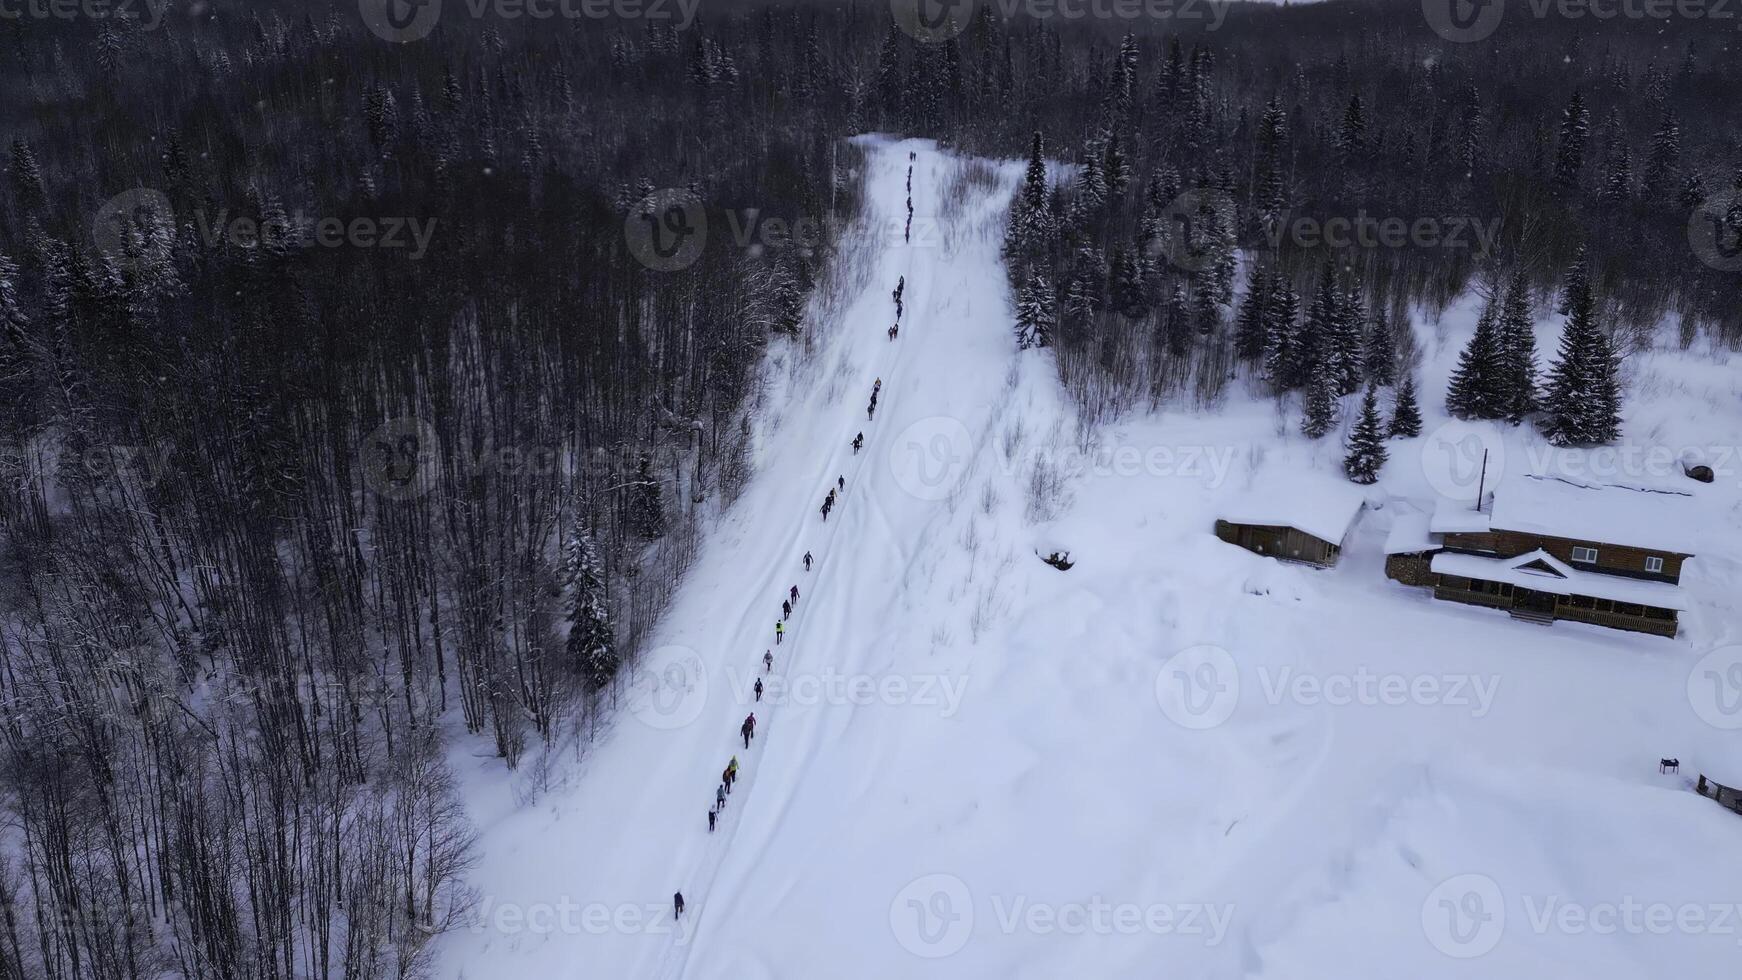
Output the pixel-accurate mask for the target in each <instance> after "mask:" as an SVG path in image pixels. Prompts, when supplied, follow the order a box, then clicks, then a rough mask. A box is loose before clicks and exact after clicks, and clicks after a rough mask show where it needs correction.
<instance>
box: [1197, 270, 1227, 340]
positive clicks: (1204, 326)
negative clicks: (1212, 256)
mask: <svg viewBox="0 0 1742 980" xmlns="http://www.w3.org/2000/svg"><path fill="white" fill-rule="evenodd" d="M1216 292H1217V289H1216V274H1215V271H1214V270H1211V269H1205V270H1204V271H1202V272H1198V273H1194V274H1193V275H1192V328H1193V329H1194V330H1196V331H1197V333H1198V336H1200V337H1208V336H1211V335H1212V334H1214V333H1215V332H1216V328H1217V327H1220V326H1221V325H1222V311H1221V307H1220V305H1219V304H1218V303H1217V302H1216Z"/></svg>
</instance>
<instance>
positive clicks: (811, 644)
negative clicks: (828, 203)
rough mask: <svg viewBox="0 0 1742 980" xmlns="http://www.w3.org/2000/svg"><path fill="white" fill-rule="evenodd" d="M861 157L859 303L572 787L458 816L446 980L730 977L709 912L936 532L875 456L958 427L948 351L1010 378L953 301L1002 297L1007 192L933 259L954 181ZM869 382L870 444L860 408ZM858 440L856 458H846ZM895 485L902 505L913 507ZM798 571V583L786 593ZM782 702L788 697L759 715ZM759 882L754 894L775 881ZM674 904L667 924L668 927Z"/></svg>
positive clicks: (761, 841) (738, 877)
mask: <svg viewBox="0 0 1742 980" xmlns="http://www.w3.org/2000/svg"><path fill="white" fill-rule="evenodd" d="M867 146H868V148H870V149H871V153H870V155H869V160H868V164H867V173H866V178H865V188H866V201H867V205H866V214H865V216H864V218H863V220H861V222H860V223H859V224H858V225H857V226H856V227H855V228H854V229H853V230H851V231H850V232H849V233H848V234H849V236H857V237H858V240H857V241H848V242H846V243H844V246H843V248H842V250H841V254H843V255H847V256H855V255H857V256H863V257H865V258H868V259H869V260H870V261H871V263H872V272H871V274H870V275H869V277H868V278H867V279H865V280H864V282H865V285H864V287H863V290H862V294H861V295H859V296H857V297H854V298H852V299H851V300H850V301H849V302H848V303H846V304H845V307H844V310H843V313H842V315H841V317H840V319H839V321H838V322H837V323H833V324H828V325H824V326H823V327H822V328H821V329H820V332H821V333H822V334H823V336H824V339H823V340H822V345H821V348H820V350H819V351H818V352H817V354H816V357H815V361H814V363H813V364H812V365H811V369H812V370H811V372H810V373H809V376H807V377H806V378H804V379H800V380H798V381H796V382H795V384H794V389H793V391H792V392H791V395H790V400H789V402H788V403H787V404H786V405H784V406H782V407H780V408H779V409H777V415H776V422H775V427H774V430H773V431H772V433H771V435H770V438H769V439H768V440H767V445H766V446H765V447H764V448H763V452H762V455H761V458H760V459H759V460H758V467H757V474H756V476H755V477H753V478H752V480H751V481H750V484H749V486H748V487H747V488H746V490H745V492H744V494H743V495H742V497H741V498H740V499H739V500H738V501H737V502H736V503H735V505H734V506H733V508H732V510H731V512H730V513H729V515H728V516H727V517H726V518H725V519H724V520H723V521H722V524H721V526H720V527H719V528H718V529H717V530H716V531H715V532H714V534H713V535H712V536H711V537H710V539H709V540H708V542H707V543H706V545H705V547H704V549H703V553H702V556H701V559H700V560H699V561H698V562H697V564H696V566H695V567H694V568H693V569H692V570H691V572H690V574H689V576H688V579H687V581H686V583H685V585H684V586H683V587H682V589H681V590H680V591H679V593H678V595H677V596H676V597H675V599H674V602H673V605H672V607H671V609H670V610H669V612H668V614H667V616H666V618H665V621H664V623H663V624H662V626H661V629H660V634H659V638H658V640H657V642H656V647H655V649H654V651H653V653H652V655H651V656H650V657H649V660H648V663H647V664H646V666H645V667H644V668H643V670H642V671H640V672H639V675H638V677H637V679H636V683H635V684H634V685H633V688H634V693H633V694H632V696H631V701H630V705H629V707H628V709H627V710H625V711H624V712H622V713H621V715H620V716H619V717H618V718H617V719H616V720H615V721H614V723H613V725H614V727H613V730H612V731H611V732H610V733H609V734H608V736H607V737H606V738H605V739H604V740H603V741H602V743H601V744H600V745H598V746H596V747H595V748H594V749H593V751H592V752H591V753H590V755H589V757H588V759H587V761H586V763H585V765H584V767H583V771H582V772H581V773H580V774H579V775H578V776H577V777H576V778H574V779H573V780H572V784H571V785H570V786H568V787H566V788H564V789H562V790H560V791H558V792H555V793H553V794H552V796H551V797H550V798H548V799H547V800H545V801H542V802H541V803H540V804H539V805H537V806H534V807H529V808H525V809H522V810H518V811H506V810H505V812H503V813H501V814H499V815H496V816H495V818H494V819H492V817H491V815H488V814H481V815H480V817H481V822H482V823H483V829H484V838H485V839H484V845H485V849H486V851H487V853H488V858H487V860H486V861H485V862H484V864H483V865H482V867H480V869H479V870H478V872H477V874H475V875H474V878H473V884H474V885H476V886H477V887H478V888H479V889H480V891H481V898H482V906H481V914H480V917H479V923H478V925H477V927H475V928H472V929H470V930H462V931H461V932H460V933H459V934H457V935H456V936H455V937H454V938H453V939H452V941H451V943H450V949H449V950H448V951H447V955H446V956H445V957H444V964H445V965H452V966H453V967H454V969H453V970H451V971H450V972H448V975H455V976H457V975H466V976H490V975H500V974H501V972H502V970H503V968H504V967H505V966H506V965H508V964H512V971H513V972H514V973H515V974H516V975H522V976H545V977H580V976H623V977H678V976H685V975H712V973H713V968H716V967H724V965H725V963H727V962H728V961H730V959H731V955H730V954H729V953H728V952H726V951H724V950H723V949H722V947H723V946H725V945H727V944H728V943H729V940H730V933H729V931H727V930H726V929H724V928H716V923H717V922H718V921H719V920H720V919H721V918H722V916H721V915H720V914H719V909H720V907H721V906H722V904H730V903H731V902H733V901H734V899H735V897H736V896H738V895H740V894H742V892H743V891H744V890H745V889H746V888H749V887H751V879H752V877H753V876H754V875H756V874H757V872H758V870H759V869H758V862H757V858H758V856H759V855H763V854H766V853H768V850H769V848H768V846H767V845H768V843H769V841H770V840H771V839H772V838H774V837H775V836H776V835H778V834H779V833H780V831H781V825H782V822H783V819H784V809H785V801H786V800H788V799H789V798H790V797H791V796H792V794H793V793H794V792H795V790H796V788H797V787H798V786H799V784H800V783H801V782H803V781H805V780H807V779H812V778H814V777H815V776H816V774H815V773H813V772H811V771H809V769H808V765H809V760H810V759H811V758H812V757H813V755H814V752H815V749H816V746H817V745H818V744H819V743H820V741H822V740H824V739H827V738H829V737H830V736H831V734H832V733H835V732H837V731H838V730H839V728H840V726H841V725H844V724H846V723H848V721H849V719H850V716H851V713H852V706H851V705H850V704H847V705H843V704H841V703H838V702H839V701H840V699H839V698H837V697H836V696H835V695H834V694H832V693H831V689H830V687H829V685H830V684H831V683H832V682H831V680H830V678H834V677H839V676H841V675H843V674H853V673H861V674H874V673H875V672H876V670H877V664H876V661H877V659H878V657H879V649H878V645H877V642H876V641H877V637H878V636H879V635H880V633H881V632H882V624H884V623H885V622H886V621H887V618H888V617H890V616H891V615H895V614H896V610H894V609H893V608H892V606H893V605H894V603H895V602H896V601H897V597H898V596H899V594H900V584H901V582H902V580H903V576H904V571H905V565H906V564H907V562H909V561H910V560H911V557H912V555H913V553H914V551H915V547H914V546H915V543H916V541H917V540H918V537H917V536H918V535H920V534H923V531H924V528H925V525H926V523H927V522H928V521H929V520H931V519H932V517H933V516H934V515H935V514H936V513H937V512H940V511H941V510H942V507H941V506H940V505H939V504H938V503H937V501H936V499H935V498H936V497H937V496H939V495H940V494H933V493H931V492H929V491H930V487H929V486H926V485H924V484H915V483H914V475H913V473H912V472H906V473H901V472H898V471H897V470H896V469H895V468H894V467H895V466H900V465H901V463H902V454H901V452H900V451H899V450H898V449H896V448H895V442H896V440H897V438H898V437H901V435H902V433H903V430H904V429H909V428H913V427H915V426H917V427H918V429H921V430H923V429H925V428H926V424H925V421H924V420H926V419H929V418H933V417H937V416H946V417H947V416H961V415H963V414H965V412H966V411H968V410H970V409H971V406H972V404H973V402H974V401H975V400H977V399H982V398H983V396H984V391H985V385H984V384H983V383H982V384H980V385H965V384H962V383H961V373H962V371H963V370H964V368H965V366H966V365H968V364H971V363H972V361H971V360H968V358H970V357H972V355H973V353H974V352H973V350H972V349H971V348H972V347H974V346H975V345H974V344H973V343H971V342H970V343H968V344H967V345H966V348H967V349H965V348H964V339H965V336H966V337H978V338H979V339H980V341H981V342H982V343H983V344H984V345H985V348H986V352H987V353H988V354H990V355H993V356H991V357H990V358H989V359H988V360H987V361H986V362H985V364H986V365H987V366H984V367H982V366H979V365H976V366H975V370H976V372H978V371H981V370H987V371H992V372H994V375H993V376H994V379H995V380H1001V375H999V374H998V373H997V372H998V371H999V368H998V367H997V366H996V362H997V360H998V357H999V356H1002V357H1003V358H1006V359H1007V358H1008V357H1009V356H1010V344H1009V342H1008V337H1009V334H1008V330H1007V329H1006V327H1005V325H1004V321H1003V319H1002V318H1000V317H997V316H990V315H984V314H986V313H987V312H988V311H975V310H972V309H971V308H969V307H970V304H969V302H968V301H967V300H966V299H964V298H963V297H964V295H965V294H966V293H969V292H972V293H977V294H982V295H983V294H986V293H988V292H991V293H992V294H993V295H996V291H993V290H988V289H986V287H985V285H984V280H985V279H986V278H987V277H995V276H1001V275H1002V271H1001V269H1000V267H999V265H998V260H997V242H998V232H999V230H1000V229H1001V219H1000V217H999V215H1000V213H1001V209H1002V207H1003V205H1004V202H1005V201H1007V200H1008V192H1009V190H1010V189H1011V187H1012V186H1013V183H1012V175H1011V174H1010V173H1008V172H1006V173H1002V174H1001V175H1000V179H1001V181H1002V183H1000V184H998V185H997V186H984V187H980V188H979V189H978V193H977V198H976V199H975V200H973V201H970V202H968V204H967V206H966V208H965V209H964V212H965V213H964V216H963V220H964V221H970V222H973V224H974V228H973V229H972V230H973V231H974V232H975V234H971V235H967V236H965V240H964V243H963V244H962V245H961V247H959V248H958V247H952V246H949V245H946V241H947V240H952V239H964V236H963V235H962V234H961V232H962V231H963V229H959V228H951V229H948V230H947V231H940V230H939V229H938V228H937V227H936V226H935V225H933V224H931V222H930V217H931V216H934V215H937V214H939V212H940V211H941V210H944V207H943V205H942V202H940V201H939V200H938V199H937V195H938V193H939V188H940V185H941V184H943V183H944V182H945V180H946V179H947V177H948V175H950V174H951V173H953V172H954V171H956V170H957V169H958V168H959V166H960V164H959V163H958V162H956V161H955V160H953V159H951V158H949V157H947V156H945V155H943V154H940V153H938V152H937V151H936V150H935V149H934V148H933V147H932V146H931V145H930V144H929V143H926V142H923V141H909V142H903V143H889V142H883V141H868V142H867ZM910 152H914V153H916V154H917V159H916V160H914V161H912V163H913V171H914V172H913V189H912V194H913V203H914V209H915V212H916V214H917V215H919V216H922V217H919V218H917V219H916V221H915V224H916V228H915V241H914V242H913V243H912V244H911V245H910V246H904V243H902V242H901V239H900V237H899V235H896V236H894V237H893V239H892V238H891V235H890V231H889V230H890V229H891V228H896V229H899V228H900V227H901V224H900V222H901V221H902V220H903V218H904V217H905V214H906V203H905V202H906V197H907V190H906V182H907V172H908V166H909V163H910V161H909V159H908V155H909V153H910ZM903 276H905V278H906V287H905V292H904V296H903V299H904V305H905V313H904V316H903V317H902V320H901V332H900V336H899V338H898V339H897V340H896V341H894V342H891V341H890V340H889V339H888V338H887V335H886V331H887V329H888V326H889V324H890V323H891V322H892V321H893V320H894V316H895V309H894V302H893V299H892V296H891V291H892V290H893V288H894V287H895V285H896V282H897V281H898V279H899V278H900V277H903ZM976 281H978V285H977V286H976V287H975V288H974V289H972V290H968V289H965V288H964V287H966V286H969V285H970V284H974V283H976ZM976 312H979V313H981V314H982V315H980V316H979V317H977V318H976V317H975V316H973V314H975V313H976ZM878 377H881V378H882V380H883V387H882V392H881V394H880V396H879V399H878V412H877V415H876V418H875V420H874V421H872V420H867V418H866V413H865V402H866V400H867V399H868V398H869V396H870V393H871V389H872V386H873V382H874V379H876V378H878ZM807 382H809V383H808V384H807ZM964 399H966V401H964ZM860 431H863V432H864V434H865V448H864V450H863V451H861V452H860V453H858V454H854V453H853V452H852V450H851V446H850V443H851V440H852V438H853V436H854V434H855V433H857V432H860ZM892 450H893V451H892ZM892 462H893V464H894V466H892ZM837 476H844V477H845V479H846V481H847V482H846V488H845V493H844V494H843V495H842V499H841V500H840V501H839V502H838V503H837V505H836V507H835V508H834V510H833V512H832V514H831V515H830V518H829V520H828V521H827V522H824V521H823V520H822V519H821V515H820V514H819V510H818V509H819V507H820V505H821V503H822V500H823V497H824V496H825V495H826V493H827V492H828V489H829V488H830V487H831V486H832V485H834V483H835V480H836V478H837ZM904 484H905V485H906V486H907V487H909V488H912V487H914V486H919V487H920V492H921V496H914V495H913V494H911V493H909V492H908V491H907V490H904V489H903V485H904ZM922 498H923V499H922ZM807 550H809V551H810V552H812V553H813V555H814V557H815V559H816V562H817V564H816V567H815V568H814V569H813V570H812V571H811V572H809V573H806V572H805V571H804V567H803V563H802V556H803V555H804V553H805V552H806V551H807ZM795 584H796V585H797V586H798V587H799V589H800V591H801V598H800V601H799V602H798V604H797V606H796V607H795V609H794V612H793V616H792V618H791V620H790V621H789V622H788V624H787V627H788V632H787V635H786V638H785V640H784V642H783V643H781V644H779V645H776V644H775V637H774V636H773V635H772V633H773V628H774V623H775V620H776V619H778V618H779V615H780V603H781V600H782V599H783V598H785V594H786V591H787V589H788V587H789V586H791V585H795ZM765 650H772V651H773V653H774V657H775V659H774V669H773V673H772V675H766V679H767V681H768V682H769V685H770V687H769V695H768V696H766V697H765V698H764V700H763V701H762V702H760V703H758V702H756V701H755V699H754V696H753V694H752V692H751V686H752V684H753V682H754V679H755V678H756V677H757V676H764V675H762V663H761V658H762V655H763V652H764V651H765ZM783 685H785V688H784V689H787V690H791V691H792V692H793V696H792V697H788V698H784V699H783V698H781V697H780V696H779V695H778V694H777V693H776V692H778V691H781V690H783ZM810 691H814V692H815V696H812V695H811V694H807V693H806V692H810ZM783 702H784V703H783ZM831 702H834V703H831ZM752 710H754V711H755V713H756V718H757V728H756V736H755V739H754V741H752V743H751V745H750V747H749V748H748V749H746V748H745V747H744V745H743V743H742V741H741V740H740V739H739V737H738V734H737V733H738V727H739V724H740V722H741V721H742V719H743V718H744V716H745V715H746V714H748V713H749V712H751V711H752ZM733 756H736V757H737V758H738V760H739V763H740V773H739V777H738V780H737V783H736V786H735V788H734V789H733V791H732V793H731V795H730V796H729V797H728V800H727V806H726V808H725V810H724V811H723V812H722V814H721V819H720V824H719V827H718V829H717V830H716V831H715V832H714V833H711V834H710V833H709V832H708V829H707V821H706V816H707V811H708V808H709V807H710V806H711V804H712V802H713V796H714V790H715V786H716V785H717V784H718V783H719V777H720V773H721V770H722V769H723V768H724V767H725V765H726V763H727V760H728V759H729V758H731V757H733ZM760 870H761V871H762V872H763V874H762V876H761V877H760V878H758V879H757V882H758V883H757V886H756V887H769V883H770V881H778V880H779V878H780V875H779V874H778V873H772V874H770V873H769V869H766V868H762V869H760ZM676 890H681V891H682V892H683V894H684V897H685V901H686V913H685V915H684V917H683V918H682V920H680V921H677V922H673V920H672V913H671V896H672V893H673V891H676ZM601 908H602V909H604V910H608V912H609V919H608V920H607V919H606V918H605V915H606V913H605V912H603V911H600V909H601ZM565 910H567V911H565ZM577 910H580V911H577ZM589 914H590V915H592V916H594V917H595V918H594V919H593V920H589V918H588V916H589ZM704 967H707V968H706V969H704ZM729 973H730V975H735V976H743V975H745V973H744V971H743V970H742V969H731V970H730V971H729Z"/></svg>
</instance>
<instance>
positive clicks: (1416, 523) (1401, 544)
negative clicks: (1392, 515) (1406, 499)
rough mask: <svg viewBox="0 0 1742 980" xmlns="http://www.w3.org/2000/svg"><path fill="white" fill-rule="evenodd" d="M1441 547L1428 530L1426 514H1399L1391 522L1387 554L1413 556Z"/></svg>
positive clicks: (1387, 539) (1386, 537)
mask: <svg viewBox="0 0 1742 980" xmlns="http://www.w3.org/2000/svg"><path fill="white" fill-rule="evenodd" d="M1439 546H1440V542H1439V541H1438V540H1437V539H1436V538H1434V536H1433V532H1432V531H1429V530H1428V516H1427V515H1426V514H1399V515H1398V517H1397V519H1396V520H1395V521H1392V522H1391V532H1390V533H1389V534H1387V535H1385V553H1386V554H1388V555H1413V554H1417V553H1419V552H1423V551H1432V550H1434V549H1435V548H1438V547H1439Z"/></svg>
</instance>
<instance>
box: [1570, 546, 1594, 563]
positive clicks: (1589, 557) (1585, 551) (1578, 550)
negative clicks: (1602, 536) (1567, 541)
mask: <svg viewBox="0 0 1742 980" xmlns="http://www.w3.org/2000/svg"><path fill="white" fill-rule="evenodd" d="M1596 560H1597V549H1595V548H1588V547H1586V546H1584V545H1574V546H1573V561H1582V562H1594V561H1596Z"/></svg>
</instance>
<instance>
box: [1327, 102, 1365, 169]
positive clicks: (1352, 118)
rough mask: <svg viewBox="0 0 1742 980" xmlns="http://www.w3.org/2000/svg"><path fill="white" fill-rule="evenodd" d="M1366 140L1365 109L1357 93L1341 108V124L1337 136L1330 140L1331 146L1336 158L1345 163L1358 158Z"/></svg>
mask: <svg viewBox="0 0 1742 980" xmlns="http://www.w3.org/2000/svg"><path fill="white" fill-rule="evenodd" d="M1366 140H1367V109H1366V107H1365V106H1364V105H1362V103H1361V94H1360V93H1359V92H1357V93H1355V94H1354V95H1351V96H1350V97H1349V103H1348V105H1346V106H1344V107H1343V124H1342V125H1341V126H1339V127H1337V135H1336V136H1335V137H1334V138H1333V140H1332V146H1334V147H1335V148H1336V150H1337V156H1338V158H1339V159H1341V160H1342V161H1343V162H1345V163H1347V162H1349V161H1351V160H1353V159H1354V158H1356V157H1358V156H1360V154H1361V150H1362V148H1363V147H1364V146H1365V145H1366Z"/></svg>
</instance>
